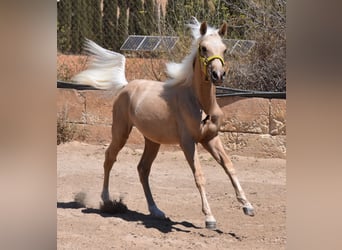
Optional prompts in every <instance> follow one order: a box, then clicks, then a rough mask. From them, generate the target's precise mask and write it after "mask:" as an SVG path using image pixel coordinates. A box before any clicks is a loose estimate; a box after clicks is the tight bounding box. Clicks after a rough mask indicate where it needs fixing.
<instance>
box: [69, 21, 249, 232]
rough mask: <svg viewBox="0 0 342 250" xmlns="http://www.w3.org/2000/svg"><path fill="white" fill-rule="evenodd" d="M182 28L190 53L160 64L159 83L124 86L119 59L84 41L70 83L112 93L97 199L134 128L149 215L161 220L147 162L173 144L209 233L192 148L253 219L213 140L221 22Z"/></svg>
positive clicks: (218, 114)
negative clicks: (84, 62) (214, 166)
mask: <svg viewBox="0 0 342 250" xmlns="http://www.w3.org/2000/svg"><path fill="white" fill-rule="evenodd" d="M188 26H189V27H190V28H191V29H192V34H193V37H194V41H193V46H192V52H191V53H190V54H189V55H188V56H187V57H185V58H184V59H183V61H182V62H181V63H168V64H167V65H166V66H167V74H168V76H169V79H168V80H167V81H166V82H165V83H164V82H159V81H152V80H133V81H131V82H127V80H126V77H125V57H124V56H123V55H121V54H119V53H115V52H112V51H109V50H106V49H104V48H102V47H100V46H99V45H97V44H95V43H94V42H92V41H90V40H87V42H86V49H87V50H88V52H90V53H91V54H92V55H93V60H92V63H91V64H90V66H89V67H88V69H86V70H85V71H83V72H81V73H80V74H78V75H77V76H75V77H74V79H73V80H74V81H76V82H78V83H81V84H86V85H91V86H94V87H96V88H99V89H113V91H114V92H115V100H114V105H113V125H112V141H111V143H110V145H109V147H108V148H107V150H106V154H105V161H104V181H103V190H102V195H101V197H102V200H103V201H104V202H106V201H109V199H110V197H109V190H108V184H109V175H110V171H111V169H112V166H113V164H114V162H115V161H116V157H117V155H118V153H119V151H120V150H121V149H122V147H123V146H124V145H125V143H126V141H127V138H128V136H129V134H130V132H131V130H132V127H133V126H135V127H136V128H137V129H138V130H139V131H140V132H141V133H142V134H143V136H144V138H145V149H144V152H143V155H142V157H141V160H140V162H139V164H138V172H139V177H140V181H141V184H142V186H143V189H144V193H145V197H146V200H147V205H148V209H149V211H150V213H151V215H153V216H156V217H160V218H165V214H164V212H162V211H161V210H160V209H159V208H158V207H157V205H156V203H155V201H154V200H153V197H152V193H151V190H150V186H149V179H148V178H149V174H150V170H151V165H152V162H153V161H154V159H155V158H156V156H157V153H158V150H159V147H160V144H179V145H180V147H181V148H182V150H183V151H184V154H185V157H186V160H187V162H188V163H189V165H190V167H191V170H192V172H193V175H194V178H195V182H196V186H197V188H198V190H199V192H200V195H201V200H202V211H203V213H204V215H205V224H206V227H207V228H215V227H216V220H215V218H214V216H213V214H212V212H211V209H210V206H209V203H208V200H207V197H206V191H205V187H204V185H205V178H204V176H203V173H202V169H201V165H200V161H199V157H198V153H197V146H198V143H200V144H202V145H203V147H204V148H205V149H206V150H208V152H210V153H211V155H212V156H213V157H214V159H215V160H216V161H217V162H218V163H219V164H220V165H221V166H222V167H223V169H224V171H225V172H226V174H227V175H228V177H229V178H230V180H231V182H232V185H233V187H234V189H235V193H236V198H237V200H238V201H239V202H240V203H241V204H242V206H243V211H244V213H245V214H246V215H250V216H253V215H254V209H253V207H252V205H251V204H250V203H249V202H248V200H247V198H246V195H245V193H244V191H243V190H242V188H241V185H240V182H239V180H238V178H237V176H236V173H235V170H234V167H233V164H232V162H231V160H230V159H229V157H228V155H227V154H226V153H225V151H224V148H223V145H222V142H221V140H220V138H219V136H218V131H219V127H220V124H221V121H222V115H223V112H222V110H221V109H220V107H219V106H218V104H217V102H216V96H215V94H216V88H215V85H220V84H221V83H222V82H223V79H224V77H225V70H224V59H223V56H224V53H225V50H226V46H225V45H224V44H223V42H222V36H223V35H225V34H226V31H227V23H225V22H224V23H223V24H222V25H221V27H220V28H219V29H214V28H212V27H209V26H207V23H206V22H203V23H202V24H201V23H199V22H198V21H197V20H196V19H194V20H193V22H192V23H191V24H189V25H188Z"/></svg>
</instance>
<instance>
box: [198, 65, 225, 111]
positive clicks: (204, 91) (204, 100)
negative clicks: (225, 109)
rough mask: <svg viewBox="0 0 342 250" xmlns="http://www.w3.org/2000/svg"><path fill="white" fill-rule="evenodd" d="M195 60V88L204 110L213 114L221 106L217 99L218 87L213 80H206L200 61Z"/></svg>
mask: <svg viewBox="0 0 342 250" xmlns="http://www.w3.org/2000/svg"><path fill="white" fill-rule="evenodd" d="M195 60H196V62H195V66H194V75H193V89H194V92H195V95H196V97H197V100H198V102H199V104H200V106H201V108H202V110H203V111H204V112H205V113H206V114H208V115H211V114H213V113H215V111H216V110H217V109H218V108H219V106H218V104H217V101H216V88H215V86H214V84H212V83H211V82H209V81H205V78H204V76H203V74H202V72H201V69H200V65H199V61H198V60H197V59H195Z"/></svg>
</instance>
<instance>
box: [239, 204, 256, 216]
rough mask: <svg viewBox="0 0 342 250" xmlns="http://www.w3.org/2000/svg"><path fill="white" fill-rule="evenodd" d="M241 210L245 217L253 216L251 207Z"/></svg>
mask: <svg viewBox="0 0 342 250" xmlns="http://www.w3.org/2000/svg"><path fill="white" fill-rule="evenodd" d="M242 209H243V212H244V213H245V215H249V216H254V208H253V207H252V206H245V207H243V208H242Z"/></svg>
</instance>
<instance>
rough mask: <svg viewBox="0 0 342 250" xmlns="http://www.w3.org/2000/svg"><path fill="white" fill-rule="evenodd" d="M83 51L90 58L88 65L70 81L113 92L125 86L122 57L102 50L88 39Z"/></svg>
mask: <svg viewBox="0 0 342 250" xmlns="http://www.w3.org/2000/svg"><path fill="white" fill-rule="evenodd" d="M85 51H86V52H87V53H88V54H89V55H90V56H91V61H90V64H89V66H88V67H87V69H86V70H84V71H82V72H80V73H79V74H77V75H76V76H74V77H73V78H72V81H74V82H75V83H78V84H84V85H89V86H93V87H95V88H98V89H110V90H114V91H115V92H116V91H117V90H119V89H121V88H123V87H124V86H126V85H127V83H128V82H127V80H126V76H125V62H126V58H125V56H124V55H122V54H120V53H116V52H113V51H110V50H107V49H104V48H102V47H101V46H99V45H98V44H96V43H95V42H93V41H91V40H88V39H86V41H85Z"/></svg>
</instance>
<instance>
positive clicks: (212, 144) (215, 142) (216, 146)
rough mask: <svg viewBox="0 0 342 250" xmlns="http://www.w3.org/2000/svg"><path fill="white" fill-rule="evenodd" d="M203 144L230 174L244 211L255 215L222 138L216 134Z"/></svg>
mask: <svg viewBox="0 0 342 250" xmlns="http://www.w3.org/2000/svg"><path fill="white" fill-rule="evenodd" d="M202 145H203V147H204V148H205V149H206V150H208V152H209V153H211V155H212V156H213V157H214V159H215V160H216V161H217V162H218V163H219V164H220V165H221V166H222V167H223V169H224V171H225V172H226V173H227V175H228V176H229V178H230V180H231V182H232V185H233V187H234V189H235V193H236V198H237V200H238V201H239V202H240V203H241V204H242V205H243V211H244V213H245V214H246V215H249V216H254V208H253V206H252V205H251V203H250V202H249V201H248V200H247V198H246V195H245V192H244V191H243V189H242V187H241V185H240V182H239V180H238V178H237V176H236V172H235V168H234V166H233V163H232V161H231V160H230V159H229V157H228V155H227V154H226V152H225V150H224V148H223V145H222V142H221V140H220V138H219V137H218V136H216V137H214V138H213V139H211V140H209V141H206V142H202Z"/></svg>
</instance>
